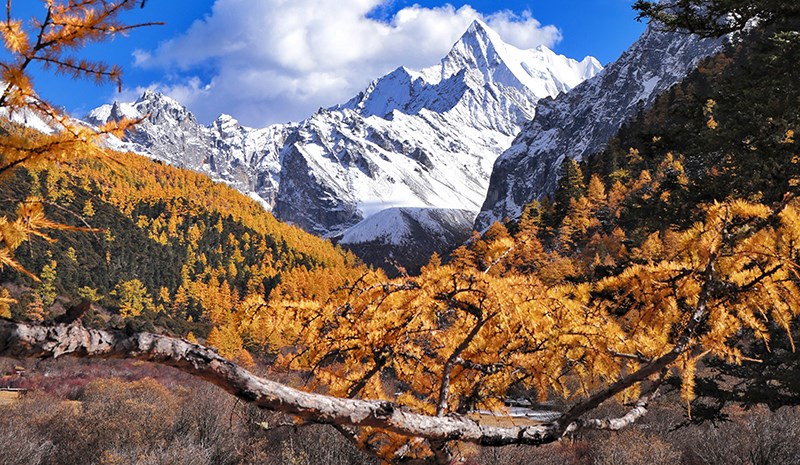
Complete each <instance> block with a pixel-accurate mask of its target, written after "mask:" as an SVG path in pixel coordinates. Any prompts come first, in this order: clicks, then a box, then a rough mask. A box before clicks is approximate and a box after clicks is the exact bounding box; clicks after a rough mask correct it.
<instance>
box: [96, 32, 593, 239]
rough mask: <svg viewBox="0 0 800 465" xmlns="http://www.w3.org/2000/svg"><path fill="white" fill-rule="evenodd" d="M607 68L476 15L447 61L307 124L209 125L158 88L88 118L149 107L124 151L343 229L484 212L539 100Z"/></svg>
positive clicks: (281, 213)
mask: <svg viewBox="0 0 800 465" xmlns="http://www.w3.org/2000/svg"><path fill="white" fill-rule="evenodd" d="M601 69H602V68H601V66H600V64H599V63H598V62H597V60H595V59H594V58H591V57H587V58H585V59H584V60H583V61H580V62H578V61H575V60H572V59H569V58H566V57H564V56H560V55H557V54H555V53H554V52H552V51H551V50H549V49H547V48H546V47H543V46H542V47H538V48H536V49H532V50H520V49H518V48H516V47H514V46H512V45H510V44H507V43H505V42H504V41H503V40H502V39H501V38H500V36H499V35H498V34H497V33H496V32H494V31H493V30H491V29H490V28H489V27H488V26H487V25H486V24H484V23H483V22H481V21H479V20H476V21H475V22H474V23H473V24H472V25H471V26H470V28H469V29H468V30H467V31H466V32H465V33H464V35H463V36H462V37H461V38H460V39H459V40H458V41H457V42H456V43H455V45H454V46H453V48H452V49H451V51H450V52H449V53H448V54H447V56H446V57H444V58H443V59H442V60H441V62H440V63H439V64H438V65H436V66H433V67H430V68H427V69H424V70H421V71H412V70H410V69H407V68H404V67H400V68H397V69H396V70H394V71H392V72H391V73H389V74H387V75H386V76H384V77H382V78H380V79H377V80H375V81H373V82H372V83H371V84H370V85H369V86H368V87H367V89H365V90H364V91H362V92H360V93H359V94H358V95H356V96H355V97H353V98H352V99H351V100H349V101H348V102H346V103H343V104H341V105H337V106H335V107H332V108H328V109H320V110H319V111H318V112H316V113H315V114H314V115H312V116H310V117H309V118H308V119H306V120H304V121H301V122H297V123H288V124H280V125H274V126H270V127H267V128H260V129H254V128H247V127H244V126H242V125H240V124H239V123H238V122H237V121H236V120H235V119H234V118H232V117H230V116H227V115H223V116H220V117H219V118H218V119H217V120H216V121H214V122H213V123H212V124H210V125H208V126H206V125H203V124H201V123H199V122H198V121H197V120H196V118H195V117H194V116H193V115H192V114H191V112H190V111H188V110H187V109H186V108H185V107H183V106H182V105H180V104H179V103H178V102H176V101H174V100H172V99H170V98H169V97H166V96H164V95H161V94H158V93H155V92H149V91H148V92H145V93H144V94H143V95H142V96H141V97H140V98H139V99H138V100H137V101H136V102H133V103H120V102H116V103H114V104H110V105H104V106H102V107H100V108H97V109H95V110H93V111H92V112H90V114H89V115H88V116H87V118H86V119H87V121H88V122H89V123H91V124H95V125H100V124H102V123H105V122H106V121H108V120H110V119H119V118H122V117H141V116H144V115H149V117H148V118H147V120H146V121H144V122H143V123H141V124H140V125H139V127H138V128H137V131H136V132H135V133H132V134H130V135H129V136H128V137H126V138H125V140H124V141H121V142H119V143H117V144H116V148H120V149H124V150H130V151H134V152H138V153H143V154H146V155H148V156H151V157H152V158H155V159H159V160H163V161H166V162H168V163H171V164H174V165H177V166H181V167H186V168H190V169H193V170H197V171H201V172H204V173H207V174H209V175H210V176H211V177H212V178H215V179H218V180H222V181H225V182H227V183H229V184H231V185H233V186H235V187H237V188H238V189H239V190H241V191H243V192H246V193H250V194H251V195H253V196H257V197H258V198H259V199H261V200H262V203H263V205H264V206H265V207H266V208H267V209H269V210H271V211H272V212H273V213H274V214H275V216H276V217H277V218H279V219H281V220H283V221H286V222H290V223H293V224H296V225H298V226H300V227H302V228H303V229H305V230H307V231H310V232H313V233H315V234H318V235H322V236H327V237H335V236H338V235H341V234H343V233H344V232H345V231H346V230H347V229H348V228H350V227H352V226H354V225H356V224H357V223H359V222H360V221H362V220H364V219H365V218H368V217H369V216H371V215H373V214H375V213H378V212H380V211H382V210H385V209H389V208H439V209H442V208H444V209H458V210H469V211H472V212H473V216H474V215H475V214H477V212H478V210H479V209H480V207H481V205H482V204H483V202H484V198H485V194H486V189H487V187H488V182H489V176H490V173H491V169H492V165H493V164H494V161H495V160H496V158H497V157H498V156H499V155H500V154H501V153H502V152H503V151H504V150H506V149H507V148H508V147H509V146H510V145H511V142H512V141H513V139H514V137H515V136H516V135H517V134H518V133H519V131H520V128H521V127H522V125H523V124H525V123H526V122H527V121H528V120H530V119H531V118H532V117H533V116H534V114H535V111H536V106H537V104H538V102H539V101H540V100H541V99H543V98H552V97H555V96H557V95H559V94H562V93H565V92H567V91H569V90H570V89H572V88H573V87H575V86H576V85H578V84H580V83H581V82H583V81H584V80H586V79H588V78H591V77H593V76H594V75H596V74H597V73H598V72H599V71H600V70H601ZM471 221H472V220H470V223H471Z"/></svg>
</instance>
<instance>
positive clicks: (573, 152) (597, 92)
mask: <svg viewBox="0 0 800 465" xmlns="http://www.w3.org/2000/svg"><path fill="white" fill-rule="evenodd" d="M722 45H723V40H712V39H699V38H697V37H696V36H690V35H687V34H681V33H666V32H657V31H655V30H653V29H648V30H647V31H646V32H645V33H644V35H643V36H642V37H641V38H640V39H639V40H638V41H637V42H636V43H635V44H633V45H632V46H631V48H630V49H628V50H627V51H626V52H625V53H623V54H622V56H621V57H620V58H619V59H618V60H617V61H616V62H615V63H613V64H611V65H609V66H608V67H607V68H606V69H605V70H603V72H602V73H600V74H599V75H597V76H595V77H594V78H592V79H589V80H587V81H586V82H584V83H583V84H581V85H579V86H577V87H576V88H575V89H573V90H572V91H570V92H569V93H567V94H562V95H560V96H558V97H556V98H555V99H547V100H542V101H541V102H540V103H539V106H538V108H537V114H536V116H535V118H534V119H533V121H531V122H530V123H528V124H527V125H525V127H524V128H523V130H522V132H521V133H520V134H519V136H518V137H517V138H516V140H515V141H514V143H513V146H512V147H511V148H510V149H509V150H508V151H506V152H505V153H504V154H503V155H502V156H500V157H499V159H498V160H497V162H496V164H495V166H494V170H493V172H492V177H491V182H490V186H489V190H488V194H487V198H486V201H485V202H484V204H483V207H482V208H481V210H482V211H481V213H480V215H478V218H477V220H476V223H475V227H476V229H478V230H483V229H486V228H487V227H488V226H489V225H490V224H491V223H492V222H494V221H500V220H502V219H503V218H505V217H510V218H516V217H518V216H519V215H520V214H521V212H522V209H523V207H524V205H526V204H527V203H529V202H531V201H532V200H534V199H538V198H541V197H542V196H544V195H547V194H550V193H552V192H553V191H554V190H555V188H556V185H557V182H558V171H559V167H560V166H561V162H562V161H563V160H564V157H570V158H574V159H578V160H580V159H582V158H584V157H587V156H589V155H592V154H594V153H597V152H600V151H601V150H603V148H604V147H605V146H606V144H607V143H608V141H609V140H610V139H611V138H612V137H614V135H616V133H617V131H618V130H619V129H620V128H621V127H622V125H623V124H624V123H625V122H627V121H629V120H630V119H631V118H632V117H633V116H635V115H636V114H637V113H638V112H639V111H641V110H643V109H646V108H648V107H649V106H650V105H652V104H653V103H654V101H655V99H656V98H657V97H658V95H660V94H661V93H663V92H664V91H666V90H668V89H669V88H670V87H671V86H672V85H674V84H676V83H677V82H679V81H681V80H682V79H683V78H684V77H685V76H686V75H687V74H688V73H689V72H690V71H691V70H692V69H694V68H695V67H696V66H697V64H698V63H699V62H700V60H702V59H703V58H705V57H707V56H709V55H712V54H714V53H715V52H717V51H719V50H720V49H721V47H722Z"/></svg>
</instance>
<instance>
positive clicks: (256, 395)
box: [0, 320, 563, 446]
mask: <svg viewBox="0 0 800 465" xmlns="http://www.w3.org/2000/svg"><path fill="white" fill-rule="evenodd" d="M66 354H69V355H74V356H77V357H86V358H103V359H110V358H134V359H139V360H146V361H150V362H155V363H159V364H163V365H168V366H172V367H175V368H178V369H179V370H182V371H184V372H186V373H189V374H192V375H194V376H197V377H199V378H202V379H204V380H206V381H208V382H210V383H212V384H215V385H217V386H219V387H221V388H222V389H224V390H226V391H228V392H229V393H231V394H233V395H234V396H236V397H238V398H239V399H242V400H244V401H247V402H251V403H253V404H255V405H257V406H258V407H260V408H263V409H268V410H272V411H277V412H283V413H287V414H291V415H295V416H297V417H299V418H302V419H304V420H306V421H309V422H313V423H322V424H331V425H341V426H371V427H375V428H380V429H384V430H387V431H392V432H395V433H398V434H401V435H405V436H411V437H419V438H425V439H428V440H431V441H450V440H459V441H464V442H471V443H474V444H478V445H482V446H504V445H510V444H527V445H542V444H547V443H550V442H554V441H556V440H558V439H559V437H560V436H561V434H562V433H563V429H562V428H558V426H557V425H556V424H555V423H551V424H544V425H533V426H510V427H497V426H487V425H481V424H479V423H478V422H476V421H474V420H472V419H470V418H467V417H463V416H444V417H433V416H427V415H420V414H415V413H411V412H407V411H405V410H403V409H401V408H400V407H398V406H396V405H395V404H392V403H390V402H383V401H367V400H356V399H340V398H336V397H331V396H326V395H322V394H312V393H307V392H303V391H300V390H297V389H293V388H290V387H288V386H285V385H283V384H280V383H277V382H274V381H269V380H266V379H263V378H259V377H257V376H255V375H253V374H252V373H250V372H248V371H247V370H245V369H243V368H241V367H239V366H238V365H236V364H234V363H232V362H230V361H228V360H225V359H224V358H222V357H220V356H219V355H218V354H217V353H216V352H214V351H213V350H211V349H208V348H205V347H202V346H199V345H196V344H191V343H189V342H187V341H184V340H181V339H175V338H171V337H166V336H159V335H156V334H150V333H138V334H131V335H129V334H126V333H124V332H121V331H101V330H93V329H87V328H84V327H83V326H82V325H80V324H79V323H74V324H72V325H69V326H66V325H59V326H39V325H32V324H25V323H17V322H13V321H9V320H0V356H15V357H50V356H52V357H58V356H61V355H66Z"/></svg>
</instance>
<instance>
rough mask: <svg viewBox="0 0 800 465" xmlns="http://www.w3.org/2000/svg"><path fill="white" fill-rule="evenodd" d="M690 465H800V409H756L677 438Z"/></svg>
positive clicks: (676, 436) (688, 429) (677, 434)
mask: <svg viewBox="0 0 800 465" xmlns="http://www.w3.org/2000/svg"><path fill="white" fill-rule="evenodd" d="M675 440H676V441H679V442H680V443H682V444H683V445H684V449H685V457H686V463H687V464H690V465H718V464H719V465H722V464H725V465H800V408H796V407H795V408H788V407H784V408H782V409H780V410H778V411H777V412H770V411H769V410H767V409H766V408H754V409H752V410H750V411H747V412H740V413H738V414H735V415H733V420H732V421H730V422H726V423H721V424H717V425H704V426H702V427H693V428H686V429H685V430H681V431H678V432H677V433H676V434H675Z"/></svg>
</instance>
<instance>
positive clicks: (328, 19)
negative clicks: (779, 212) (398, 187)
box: [14, 0, 645, 126]
mask: <svg viewBox="0 0 800 465" xmlns="http://www.w3.org/2000/svg"><path fill="white" fill-rule="evenodd" d="M632 3H633V1H632V0H547V1H543V0H528V1H513V0H507V1H488V0H472V1H452V2H443V1H434V0H425V1H411V0H291V1H289V2H286V1H283V0H148V2H147V6H146V7H145V8H144V9H142V10H139V9H137V10H136V11H133V12H131V13H130V14H129V15H128V16H127V17H126V19H127V21H128V22H146V21H164V22H165V23H166V25H164V26H154V27H149V28H145V29H140V30H136V31H133V32H131V33H130V34H129V35H128V36H126V37H118V38H116V39H115V40H114V41H113V42H110V43H106V44H103V45H100V46H97V47H93V48H91V49H90V50H88V52H87V55H88V56H91V57H94V58H101V59H103V60H104V61H105V62H108V63H116V64H119V65H121V66H122V67H123V70H124V75H123V79H124V90H123V92H122V94H118V93H117V92H116V89H115V88H114V87H113V86H111V85H106V86H99V87H98V86H96V85H94V84H92V83H86V82H84V83H81V82H73V81H70V80H69V79H67V78H64V77H54V76H51V75H49V74H47V73H37V75H36V76H35V79H36V80H35V84H36V86H37V89H38V90H39V92H40V93H41V94H42V95H44V96H45V97H46V98H48V99H49V100H50V101H52V102H53V103H55V104H57V105H60V106H63V107H64V108H65V109H67V110H68V111H69V112H71V113H73V114H75V115H78V116H80V115H82V114H83V113H85V112H86V111H87V110H89V109H91V108H93V107H95V106H98V105H100V104H102V103H107V102H111V101H113V100H115V99H118V100H135V99H136V97H137V96H138V95H139V94H140V93H141V92H142V91H143V90H144V89H146V88H150V89H155V90H159V91H161V92H164V93H165V94H168V95H170V96H172V97H174V98H176V99H178V100H179V101H181V103H183V104H185V105H186V106H188V107H189V109H190V110H192V111H193V112H194V113H195V114H196V115H197V116H198V118H199V119H200V120H201V121H202V122H204V123H208V122H210V121H211V120H213V119H214V118H215V117H216V116H218V115H219V114H220V113H227V114H231V115H233V116H234V117H236V118H238V119H239V120H240V121H241V122H242V123H244V124H247V125H250V126H262V125H266V124H271V123H275V122H284V121H290V120H299V119H302V118H303V117H305V116H308V115H309V114H310V113H312V112H313V111H314V110H315V109H317V108H320V107H327V106H330V105H334V104H336V103H341V102H344V101H346V100H347V99H349V98H350V97H352V96H353V95H355V94H356V93H357V92H358V91H359V90H360V89H362V88H364V87H365V86H366V85H367V84H368V83H369V81H371V80H372V79H374V78H377V77H379V76H381V75H383V74H385V73H387V72H389V71H391V70H392V69H394V68H396V67H397V66H401V65H404V66H408V67H410V68H412V69H419V68H421V67H425V66H429V65H433V64H435V63H437V62H438V61H439V59H440V58H441V57H443V56H444V55H445V54H446V53H447V51H448V49H449V47H450V45H452V43H453V42H455V40H457V39H458V37H459V36H460V35H461V33H463V31H464V30H466V27H467V26H468V24H469V23H470V22H471V21H472V19H474V18H476V17H480V18H481V19H483V20H484V21H486V22H488V23H489V25H490V26H492V27H493V28H495V29H496V30H497V31H498V32H499V33H500V35H501V36H503V37H504V39H505V40H506V41H508V42H510V43H512V44H514V45H516V46H518V47H520V48H532V47H535V46H536V45H540V44H544V45H547V46H549V47H550V48H552V49H553V50H555V51H556V52H558V53H561V54H564V55H566V56H568V57H571V58H576V59H579V60H580V59H582V58H583V57H584V56H586V55H592V56H594V57H596V58H598V59H599V60H600V62H601V63H603V64H604V65H605V64H607V63H609V62H611V61H613V60H615V59H616V58H617V57H618V56H619V54H620V53H621V52H622V51H624V50H625V49H626V48H627V47H628V46H629V45H630V44H632V43H633V42H634V41H635V40H636V38H637V37H638V36H639V35H640V34H641V33H642V31H643V30H644V27H645V26H644V25H643V24H641V23H638V22H636V21H635V20H634V17H635V14H634V12H633V11H632V10H631V7H630V5H631V4H632ZM14 7H15V9H16V11H15V14H16V15H17V16H19V17H23V18H25V17H30V16H31V15H32V14H36V13H38V12H40V11H43V10H42V8H41V7H40V6H39V2H38V1H33V0H26V2H15V3H14Z"/></svg>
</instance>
